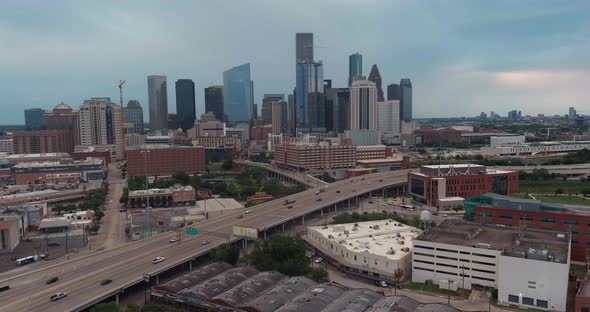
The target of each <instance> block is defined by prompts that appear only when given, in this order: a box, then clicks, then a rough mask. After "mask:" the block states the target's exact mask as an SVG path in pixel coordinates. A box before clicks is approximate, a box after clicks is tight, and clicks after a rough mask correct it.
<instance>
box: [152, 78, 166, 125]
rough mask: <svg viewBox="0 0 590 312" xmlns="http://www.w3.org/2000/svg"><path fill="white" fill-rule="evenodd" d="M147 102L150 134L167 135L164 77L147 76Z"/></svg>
mask: <svg viewBox="0 0 590 312" xmlns="http://www.w3.org/2000/svg"><path fill="white" fill-rule="evenodd" d="M148 100H149V109H150V133H151V134H152V135H161V134H163V135H166V134H168V119H167V118H168V88H167V86H166V76H160V75H152V76H148Z"/></svg>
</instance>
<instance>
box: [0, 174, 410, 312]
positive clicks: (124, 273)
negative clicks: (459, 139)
mask: <svg viewBox="0 0 590 312" xmlns="http://www.w3.org/2000/svg"><path fill="white" fill-rule="evenodd" d="M407 172H408V171H407V170H400V171H389V172H380V173H373V174H369V175H364V176H361V177H356V178H354V179H347V180H342V181H338V182H335V183H332V184H330V185H329V186H327V188H325V191H324V192H322V193H320V194H319V195H318V196H315V195H314V194H315V192H316V191H317V190H318V189H320V188H324V186H322V187H319V188H312V189H309V190H306V191H304V192H301V193H298V194H294V195H292V196H290V197H289V198H290V199H293V200H295V201H296V202H295V203H293V204H292V205H293V207H292V208H291V209H289V208H288V207H287V206H286V205H283V200H281V199H277V200H274V201H270V202H267V203H263V204H260V205H257V206H254V207H250V208H248V210H249V211H251V212H250V213H248V214H246V213H245V212H244V211H238V212H233V213H228V214H225V215H223V216H221V217H218V218H215V219H210V220H207V221H204V222H201V223H199V224H198V225H197V227H198V228H199V230H201V231H202V232H203V233H207V234H200V235H197V236H191V237H186V236H185V235H183V238H182V241H181V242H180V243H172V244H171V243H169V240H170V238H171V237H172V236H174V235H176V232H171V233H165V234H162V235H159V236H156V237H153V238H151V239H147V240H142V241H138V242H134V243H130V244H127V245H124V246H120V247H117V248H113V249H110V250H107V251H102V252H97V253H94V254H90V255H87V256H80V257H78V258H75V259H72V260H61V261H60V260H57V261H58V262H48V263H40V264H42V265H41V266H38V264H33V265H31V266H29V267H22V268H19V269H18V270H13V271H10V272H7V273H4V274H1V275H0V287H2V286H5V285H9V286H10V289H9V290H7V291H3V292H0V310H1V311H3V312H10V311H43V312H53V311H56V312H57V311H59V312H62V311H80V310H83V309H85V308H88V307H90V306H92V305H94V304H96V303H98V302H101V301H103V300H105V299H108V298H111V297H113V296H116V297H117V298H118V294H119V293H122V292H124V291H125V289H127V288H129V287H132V286H134V285H136V284H140V283H143V279H144V274H148V275H149V276H152V277H153V278H152V280H153V281H154V282H155V283H157V282H158V275H159V274H161V273H163V272H166V271H168V270H170V269H173V268H176V267H178V266H180V265H184V264H188V265H189V267H191V268H192V263H193V262H192V261H193V260H195V259H196V258H197V257H199V256H201V255H204V254H206V253H208V252H209V251H210V250H211V249H212V248H214V247H216V246H218V245H221V244H223V243H225V242H226V238H227V237H230V239H229V241H231V242H235V241H237V240H240V238H239V237H233V236H230V235H231V233H232V225H242V226H248V227H254V228H257V229H258V230H259V232H260V233H261V237H262V238H265V237H266V235H267V234H270V233H273V232H280V231H283V230H284V229H285V227H289V226H291V225H293V224H301V223H304V222H305V217H306V216H310V215H319V214H323V213H324V212H327V211H335V210H336V211H337V210H338V209H339V208H341V209H342V208H344V207H346V206H350V204H351V201H353V202H354V201H358V199H359V197H361V196H366V195H370V196H372V195H382V194H383V193H382V192H385V191H386V190H387V191H388V192H394V193H395V192H398V193H402V192H404V190H405V185H406V182H407ZM318 198H322V200H321V201H318V200H317V199H318ZM240 216H242V217H240ZM203 240H208V241H209V242H210V243H209V244H206V245H202V244H201V242H202V241H203ZM158 256H162V257H166V260H165V261H163V262H161V263H158V264H152V262H151V260H152V259H153V258H155V257H158ZM52 276H58V277H59V281H57V282H55V283H53V284H49V285H47V284H46V283H45V281H46V280H47V279H48V278H49V277H52ZM104 279H112V280H113V282H112V283H111V284H107V285H101V284H100V282H101V281H102V280H104ZM56 292H67V293H68V296H67V297H66V298H64V299H62V300H59V301H57V302H50V300H49V297H50V296H51V295H52V294H54V293H56Z"/></svg>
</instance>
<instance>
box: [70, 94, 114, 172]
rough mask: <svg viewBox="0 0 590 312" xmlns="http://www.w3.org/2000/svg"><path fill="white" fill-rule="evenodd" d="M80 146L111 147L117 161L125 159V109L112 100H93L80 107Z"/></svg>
mask: <svg viewBox="0 0 590 312" xmlns="http://www.w3.org/2000/svg"><path fill="white" fill-rule="evenodd" d="M79 116H80V117H79V118H80V144H81V145H82V146H98V145H110V146H112V147H113V154H114V157H115V159H116V160H122V159H124V158H125V139H124V134H123V109H122V108H121V107H120V106H119V105H117V104H115V103H113V102H111V99H110V98H92V99H90V100H86V101H84V104H82V106H80V111H79Z"/></svg>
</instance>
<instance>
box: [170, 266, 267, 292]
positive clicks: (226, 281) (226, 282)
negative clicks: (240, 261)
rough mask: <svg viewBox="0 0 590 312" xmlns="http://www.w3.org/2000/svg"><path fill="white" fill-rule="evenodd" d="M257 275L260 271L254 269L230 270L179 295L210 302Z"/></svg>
mask: <svg viewBox="0 0 590 312" xmlns="http://www.w3.org/2000/svg"><path fill="white" fill-rule="evenodd" d="M256 274H258V271H257V270H256V269H254V268H252V267H239V268H233V269H229V270H227V271H224V272H223V273H221V274H219V275H216V276H215V277H212V278H210V279H208V280H206V281H204V282H201V283H199V284H197V285H195V286H192V287H190V288H187V289H185V290H182V291H181V292H180V293H179V294H180V295H183V296H186V297H188V298H191V299H194V300H209V299H211V298H213V297H215V296H217V295H219V294H222V293H223V292H225V291H227V290H229V289H231V288H233V287H235V286H236V285H238V284H240V283H241V282H243V281H245V280H247V279H248V278H250V277H252V276H254V275H256Z"/></svg>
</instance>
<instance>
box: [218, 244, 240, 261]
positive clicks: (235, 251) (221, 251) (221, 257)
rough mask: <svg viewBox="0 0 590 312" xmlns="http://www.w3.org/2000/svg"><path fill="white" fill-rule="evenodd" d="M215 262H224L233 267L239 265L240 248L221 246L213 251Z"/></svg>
mask: <svg viewBox="0 0 590 312" xmlns="http://www.w3.org/2000/svg"><path fill="white" fill-rule="evenodd" d="M211 257H212V258H213V260H214V261H223V262H227V263H229V264H231V265H235V264H236V263H238V259H239V258H240V248H239V247H238V246H236V245H220V246H217V247H215V249H213V250H212V251H211Z"/></svg>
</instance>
